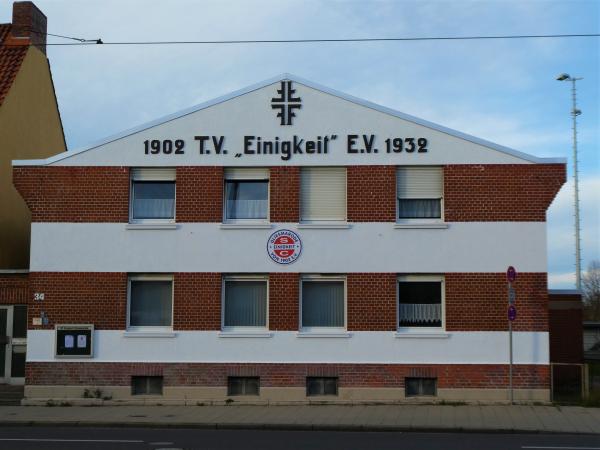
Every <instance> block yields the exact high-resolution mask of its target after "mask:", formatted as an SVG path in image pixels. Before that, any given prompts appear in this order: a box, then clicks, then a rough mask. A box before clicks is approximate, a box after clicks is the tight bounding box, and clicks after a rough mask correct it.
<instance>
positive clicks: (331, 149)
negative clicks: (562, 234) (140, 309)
mask: <svg viewBox="0 0 600 450" xmlns="http://www.w3.org/2000/svg"><path fill="white" fill-rule="evenodd" d="M284 81H285V84H284V83H283V82H284ZM289 82H291V88H292V89H294V90H295V92H294V93H293V95H292V101H287V102H277V101H275V102H274V101H273V99H274V98H279V97H281V93H280V92H279V90H281V89H283V90H284V91H286V90H287V87H288V83H289ZM284 96H285V94H284ZM296 98H299V99H300V100H294V99H296ZM285 100H289V98H285ZM290 104H291V105H300V107H299V108H298V107H294V108H291V109H288V108H287V105H290ZM279 105H283V108H281V109H279V108H278V106H279ZM274 106H275V108H274ZM281 111H283V114H284V119H285V120H284V122H285V123H284V124H283V125H282V123H281V122H282V119H281V118H280V117H278V116H277V114H278V113H279V112H281ZM289 111H292V112H293V114H294V116H293V117H292V118H291V120H290V122H291V123H290V124H288V123H287V119H288V116H287V113H288V112H289ZM201 143H203V145H202V147H203V148H202V150H201ZM369 146H370V148H369ZM156 149H158V150H159V152H158V153H157V154H153V153H152V152H153V151H156ZM369 150H370V151H369ZM538 162H564V160H563V159H560V160H557V159H540V158H536V157H533V156H531V155H527V154H524V153H520V152H518V151H516V150H512V149H508V148H505V147H502V146H499V145H497V144H493V143H491V142H487V141H484V140H481V139H477V138H475V137H472V136H468V135H465V134H462V133H459V132H456V131H453V130H449V129H446V128H444V127H441V126H439V125H435V124H432V123H429V122H426V121H423V120H420V119H417V118H414V117H411V116H407V115H405V114H402V113H399V112H397V111H393V110H390V109H387V108H384V107H381V106H378V105H375V104H372V103H369V102H366V101H363V100H360V99H357V98H354V97H350V96H347V95H345V94H341V93H339V92H335V91H332V90H330V89H328V88H324V87H321V86H317V85H315V84H314V83H311V82H309V81H306V80H302V79H299V78H297V77H293V76H290V75H283V76H281V77H277V78H274V79H271V80H268V81H265V82H263V83H260V84H258V85H255V86H251V87H249V88H246V89H244V90H242V91H238V92H235V93H233V94H231V95H228V96H226V97H222V98H219V99H216V100H213V101H210V102H207V103H205V104H202V105H199V106H197V107H194V108H191V109H189V110H186V111H183V112H181V113H178V114H175V115H173V116H170V117H166V118H163V119H160V120H157V121H155V122H153V123H150V124H146V125H143V126H140V127H138V128H136V129H134V130H130V131H127V132H124V133H122V134H120V135H118V136H114V137H112V138H109V139H106V140H105V141H104V142H103V143H100V144H97V145H94V146H91V147H89V148H87V149H82V150H79V151H70V152H67V153H63V154H61V155H57V156H55V157H52V158H48V159H47V160H41V161H40V160H37V161H14V165H30V164H38V165H39V164H49V165H61V166H135V167H144V166H161V167H164V166H181V165H209V166H215V165H217V166H218V165H222V166H230V167H231V166H272V165H311V166H343V165H370V164H372V165H380V164H390V165H444V164H511V163H513V164H514V163H516V164H523V163H538Z"/></svg>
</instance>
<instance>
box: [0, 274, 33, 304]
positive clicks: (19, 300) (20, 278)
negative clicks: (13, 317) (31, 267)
mask: <svg viewBox="0 0 600 450" xmlns="http://www.w3.org/2000/svg"><path fill="white" fill-rule="evenodd" d="M31 295H32V294H30V292H29V275H28V274H26V273H24V274H20V273H19V274H0V305H27V304H29V303H30V302H31Z"/></svg>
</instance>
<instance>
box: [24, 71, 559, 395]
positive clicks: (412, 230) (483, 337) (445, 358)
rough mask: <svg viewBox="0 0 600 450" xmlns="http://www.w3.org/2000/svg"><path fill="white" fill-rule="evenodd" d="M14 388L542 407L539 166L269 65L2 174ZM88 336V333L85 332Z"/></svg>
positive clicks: (544, 320)
mask: <svg viewBox="0 0 600 450" xmlns="http://www.w3.org/2000/svg"><path fill="white" fill-rule="evenodd" d="M13 176H14V184H15V187H16V188H17V190H18V191H19V193H20V194H21V195H22V196H23V198H24V199H25V201H26V203H27V205H28V207H29V208H30V210H31V214H32V220H33V224H32V230H31V233H32V247H31V267H30V289H31V295H32V296H33V297H34V298H36V299H37V300H34V301H33V303H32V304H31V307H30V311H29V320H28V323H29V325H28V328H29V330H28V339H29V347H28V354H27V363H26V391H25V392H26V397H27V398H28V400H29V401H45V399H48V398H70V399H78V398H79V399H80V398H82V396H84V392H85V390H86V389H87V390H88V393H89V392H92V391H95V390H98V392H99V394H98V396H101V397H107V398H108V397H110V398H111V399H112V400H111V401H118V400H119V401H132V400H140V399H143V401H147V402H160V403H162V402H165V401H173V402H187V403H190V404H196V403H197V402H206V401H225V400H226V399H227V398H231V399H234V400H235V401H253V402H304V401H311V400H318V401H334V402H335V401H352V402H360V401H402V400H404V399H409V400H410V399H413V398H414V399H421V398H425V399H432V398H437V399H448V400H467V401H479V400H481V401H506V400H507V399H508V389H507V388H508V353H509V352H508V333H507V327H508V326H507V315H506V303H507V286H506V277H505V271H506V268H507V266H509V265H513V266H515V267H516V268H517V269H518V271H519V277H518V279H517V282H516V283H515V288H516V296H517V307H518V316H517V320H516V321H515V322H514V327H513V328H514V330H515V333H514V341H515V354H514V361H515V366H514V386H515V389H516V390H515V398H516V399H517V400H531V401H546V400H548V399H549V383H550V378H549V335H548V330H549V319H548V289H547V273H546V271H547V261H546V223H545V220H546V210H547V209H548V207H549V205H550V203H551V202H552V200H553V198H554V197H555V195H556V193H557V192H558V191H559V189H560V187H561V186H562V184H563V183H564V182H565V161H564V160H563V159H546V158H543V159H542V158H537V157H534V156H531V155H527V154H524V153H521V152H517V151H515V150H511V149H508V148H506V147H502V146H499V145H497V144H493V143H491V142H487V141H484V140H481V139H478V138H475V137H473V136H468V135H465V134H462V133H459V132H456V131H453V130H449V129H446V128H444V127H441V126H439V125H436V124H432V123H429V122H425V121H423V120H420V119H417V118H415V117H411V116H407V115H405V114H402V113H399V112H396V111H393V110H390V109H387V108H384V107H381V106H378V105H375V104H372V103H369V102H366V101H363V100H360V99H357V98H354V97H350V96H348V95H345V94H341V93H339V92H336V91H333V90H331V89H328V88H324V87H322V86H318V85H315V84H314V83H312V82H309V81H306V80H302V79H299V78H296V77H293V76H289V75H284V76H281V77H277V78H274V79H271V80H267V81H265V82H263V83H260V84H258V85H254V86H251V87H249V88H246V89H243V90H241V91H238V92H235V93H233V94H231V95H228V96H226V97H222V98H219V99H216V100H214V101H211V102H208V103H205V104H202V105H199V106H197V107H194V108H191V109H189V110H186V111H183V112H181V113H178V114H175V115H173V116H170V117H166V118H163V119H160V120H157V121H155V122H153V123H150V124H146V125H144V126H141V127H138V128H137V129H134V130H129V131H127V132H124V133H122V134H120V135H118V136H114V137H112V138H109V139H107V140H106V141H104V142H102V143H99V144H97V145H94V146H92V147H90V148H87V149H83V150H81V151H77V152H68V153H67V154H63V155H58V156H56V157H51V158H48V159H45V160H21V161H14V162H13ZM92 326H93V327H92Z"/></svg>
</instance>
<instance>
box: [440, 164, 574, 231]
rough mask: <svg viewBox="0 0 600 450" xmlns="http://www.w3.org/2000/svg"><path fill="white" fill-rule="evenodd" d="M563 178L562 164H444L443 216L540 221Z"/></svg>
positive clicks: (462, 219)
mask: <svg viewBox="0 0 600 450" xmlns="http://www.w3.org/2000/svg"><path fill="white" fill-rule="evenodd" d="M565 181H566V166H565V164H487V165H466V164H465V165H449V166H445V167H444V210H445V213H444V217H445V220H446V221H447V222H478V221H482V222H486V221H511V222H517V221H540V222H542V221H545V220H546V210H547V209H548V207H549V206H550V203H552V200H553V199H554V197H555V196H556V194H557V193H558V191H559V190H560V188H561V186H562V185H563V184H564V183H565Z"/></svg>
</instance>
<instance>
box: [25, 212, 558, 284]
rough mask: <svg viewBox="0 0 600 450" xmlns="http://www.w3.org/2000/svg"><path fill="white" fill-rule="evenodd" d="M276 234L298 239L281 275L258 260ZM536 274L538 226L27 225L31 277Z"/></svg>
mask: <svg viewBox="0 0 600 450" xmlns="http://www.w3.org/2000/svg"><path fill="white" fill-rule="evenodd" d="M281 228H287V229H290V230H294V231H295V232H296V233H298V234H299V235H300V237H301V239H302V255H301V256H300V258H299V259H298V260H297V261H296V262H295V263H293V264H290V265H289V266H284V265H279V264H276V263H274V262H273V261H272V260H271V259H270V258H269V256H268V255H267V251H266V245H267V239H268V237H269V235H270V234H271V233H272V232H273V231H275V230H277V229H281ZM509 265H512V266H515V267H516V268H517V270H518V271H520V272H546V271H547V266H546V224H545V223H544V222H457V223H451V224H449V227H448V228H447V229H395V228H394V224H393V223H354V224H352V225H351V227H350V228H348V229H344V230H337V229H336V230H328V229H298V226H297V224H291V223H286V224H276V225H274V226H273V228H271V229H236V230H223V229H221V228H220V226H219V224H217V223H184V224H179V225H178V227H177V229H175V230H128V229H127V226H126V224H124V223H33V224H32V225H31V263H30V270H31V271H32V272H58V271H63V272H228V273H234V272H235V273H237V272H240V273H242V272H246V273H248V272H303V273H311V272H312V273H332V272H335V273H352V272H397V273H448V272H504V271H506V268H507V267H508V266H509Z"/></svg>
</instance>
